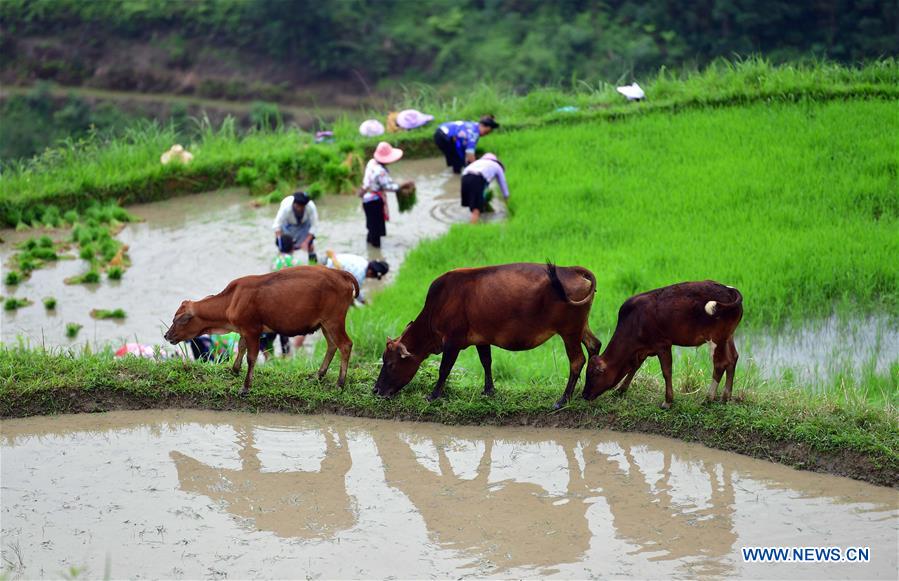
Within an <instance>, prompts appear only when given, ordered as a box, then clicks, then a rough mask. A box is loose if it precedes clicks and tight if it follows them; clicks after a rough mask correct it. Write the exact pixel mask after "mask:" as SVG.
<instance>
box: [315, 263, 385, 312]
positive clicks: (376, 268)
mask: <svg viewBox="0 0 899 581" xmlns="http://www.w3.org/2000/svg"><path fill="white" fill-rule="evenodd" d="M325 254H326V255H327V256H328V257H327V258H326V259H325V266H327V267H328V268H336V269H337V270H344V271H346V272H348V273H350V274H352V275H353V278H355V279H356V282H358V283H359V302H360V303H363V304H364V303H365V295H364V294H363V292H362V283H363V282H364V281H365V279H366V278H376V279H378V280H381V277H383V276H384V275H385V274H387V272H388V271H389V270H390V267H389V266H388V264H387V263H386V262H384V261H383V260H366V259H364V258H362V257H361V256H357V255H356V254H337V253H335V252H334V251H333V250H328V251H327V252H325Z"/></svg>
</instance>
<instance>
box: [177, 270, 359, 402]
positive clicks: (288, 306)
mask: <svg viewBox="0 0 899 581" xmlns="http://www.w3.org/2000/svg"><path fill="white" fill-rule="evenodd" d="M357 296H359V283H358V282H356V279H355V278H354V277H353V275H351V274H350V273H348V272H344V271H342V270H331V269H329V268H325V267H324V266H295V267H293V268H285V269H283V270H279V271H277V272H272V273H269V274H260V275H253V276H244V277H242V278H238V279H235V280H233V281H231V282H230V283H229V284H228V286H227V287H225V290H223V291H222V292H220V293H219V294H217V295H210V296H208V297H206V298H205V299H202V300H199V301H184V302H183V303H181V306H180V307H178V311H177V312H176V313H175V317H174V319H173V321H172V326H171V327H169V330H168V331H166V333H165V338H166V340H167V341H169V342H171V343H172V344H177V343H179V342H181V341H187V340H189V339H192V338H194V337H196V336H198V335H202V334H204V333H226V332H229V331H236V332H237V333H239V334H240V344H239V346H238V351H237V357H236V359H235V360H234V366H233V367H232V372H233V373H234V374H235V375H237V374H238V373H240V366H241V363H242V362H243V356H244V353H246V355H247V376H246V378H245V379H244V383H243V389H242V390H241V392H240V393H241V395H246V393H247V392H248V391H249V390H250V385H251V384H252V383H253V368H254V367H255V366H256V357H257V356H258V355H259V336H260V335H261V334H262V333H271V332H274V333H278V334H279V335H287V336H294V335H308V334H309V333H313V332H315V331H316V330H318V329H319V328H320V329H321V330H322V333H323V334H324V336H325V340H326V341H327V342H328V351H327V352H326V353H325V359H324V361H322V365H321V367H320V368H319V370H318V377H319V379H321V378H322V377H324V375H325V373H326V372H327V371H328V366H330V365H331V360H332V359H333V358H334V353H335V351H337V350H338V349H339V350H340V375H339V376H338V378H337V386H338V387H343V384H344V381H345V379H346V370H347V365H348V364H349V362H350V352H351V351H352V349H353V342H352V341H351V340H350V338H349V336H347V334H346V326H345V324H346V313H347V310H348V309H349V308H350V305H352V304H353V299H354V298H355V297H357Z"/></svg>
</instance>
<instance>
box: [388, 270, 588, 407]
mask: <svg viewBox="0 0 899 581" xmlns="http://www.w3.org/2000/svg"><path fill="white" fill-rule="evenodd" d="M595 292H596V278H595V277H594V276H593V273H592V272H590V271H589V270H587V269H586V268H582V267H579V266H570V267H563V266H559V267H557V266H554V265H552V264H530V263H519V264H503V265H498V266H488V267H484V268H460V269H458V270H452V271H450V272H447V273H446V274H443V275H442V276H440V277H438V278H437V279H436V280H435V281H434V282H433V283H431V288H430V289H428V296H427V299H426V300H425V305H424V308H422V310H421V313H419V315H418V318H416V319H415V320H414V321H412V322H411V323H409V325H407V326H406V329H405V331H403V334H402V336H401V337H400V338H399V339H396V340H394V339H390V338H388V339H387V348H386V349H385V350H384V357H383V361H384V365H383V367H382V368H381V373H380V375H379V376H378V381H377V383H376V384H375V388H374V391H375V393H377V394H380V395H382V396H388V397H389V396H392V395H394V394H395V393H397V392H398V391H399V390H400V389H402V388H403V387H404V386H405V385H406V384H408V383H409V382H410V381H411V380H412V378H413V377H414V376H415V373H416V372H417V371H418V368H419V367H420V366H421V363H422V361H424V360H425V359H426V358H427V357H428V356H429V355H431V354H436V353H443V359H442V360H441V361H440V375H439V378H438V380H437V384H436V385H435V386H434V391H433V393H432V394H431V396H430V397H429V399H430V400H434V399H436V398H438V397H440V396H441V395H443V386H444V384H445V383H446V378H447V376H448V375H449V373H450V370H452V368H453V364H454V363H455V362H456V357H457V356H458V355H459V352H460V351H461V350H462V349H465V348H466V347H469V346H471V345H474V346H476V347H477V350H478V355H479V356H480V358H481V364H482V365H483V366H484V394H485V395H490V394H492V393H493V375H492V372H491V357H490V346H491V345H496V346H497V347H501V348H502V349H508V350H509V351H526V350H528V349H533V348H534V347H537V346H538V345H541V344H542V343H544V342H546V341H547V340H548V339H549V338H550V337H552V336H553V335H560V336H561V337H562V340H563V341H564V342H565V350H566V351H567V353H568V359H569V362H570V374H569V376H568V385H567V386H566V387H565V394H564V395H563V396H562V399H560V400H559V401H558V403H556V407H559V406H561V405H563V404H564V403H565V402H567V401H568V399H569V398H570V397H571V393H572V392H573V391H574V386H575V384H576V383H577V380H578V377H579V376H580V374H581V370H582V369H583V367H584V363H585V362H586V359H585V357H584V352H583V350H582V348H581V344H582V343H583V344H584V345H585V346H586V347H587V352H588V354H589V355H596V354H597V353H599V350H600V348H601V347H602V344H601V343H600V341H599V339H597V338H596V337H595V336H594V335H593V333H592V332H590V328H589V327H588V326H587V315H589V313H590V306H591V305H592V304H593V296H594V293H595Z"/></svg>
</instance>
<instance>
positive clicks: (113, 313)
mask: <svg viewBox="0 0 899 581" xmlns="http://www.w3.org/2000/svg"><path fill="white" fill-rule="evenodd" d="M125 316H126V315H125V311H124V310H122V309H112V310H107V309H92V310H91V318H93V319H124V318H125Z"/></svg>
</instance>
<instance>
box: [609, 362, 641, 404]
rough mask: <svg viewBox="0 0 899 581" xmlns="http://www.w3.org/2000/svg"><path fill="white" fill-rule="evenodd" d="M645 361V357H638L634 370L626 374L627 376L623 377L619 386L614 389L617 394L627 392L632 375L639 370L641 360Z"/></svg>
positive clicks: (632, 378)
mask: <svg viewBox="0 0 899 581" xmlns="http://www.w3.org/2000/svg"><path fill="white" fill-rule="evenodd" d="M644 361H646V358H645V357H644V358H643V359H640V361H638V362H637V366H636V367H634V370H633V371H631V372H630V373H628V374H627V377H625V378H624V381H623V382H622V383H621V386H620V387H619V388H618V389H616V390H615V392H616V393H617V394H618V395H624V394H625V393H627V388H629V387H630V386H631V382H632V381H633V380H634V376H635V375H637V372H638V371H639V370H640V366H641V365H643V362H644Z"/></svg>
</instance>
